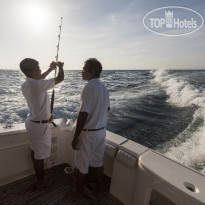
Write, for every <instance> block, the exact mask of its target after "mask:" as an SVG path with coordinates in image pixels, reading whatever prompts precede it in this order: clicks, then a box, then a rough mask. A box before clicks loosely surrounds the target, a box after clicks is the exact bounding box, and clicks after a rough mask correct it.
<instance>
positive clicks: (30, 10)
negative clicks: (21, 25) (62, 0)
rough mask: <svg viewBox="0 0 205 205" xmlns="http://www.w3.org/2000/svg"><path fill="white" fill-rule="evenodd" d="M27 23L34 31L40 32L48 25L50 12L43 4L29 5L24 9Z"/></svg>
mask: <svg viewBox="0 0 205 205" xmlns="http://www.w3.org/2000/svg"><path fill="white" fill-rule="evenodd" d="M23 14H24V19H25V22H26V23H27V24H28V25H29V28H30V29H32V30H33V31H36V32H39V31H41V30H43V29H44V28H45V27H46V25H47V24H48V11H47V10H46V8H45V7H43V5H41V4H27V5H25V6H24V9H23Z"/></svg>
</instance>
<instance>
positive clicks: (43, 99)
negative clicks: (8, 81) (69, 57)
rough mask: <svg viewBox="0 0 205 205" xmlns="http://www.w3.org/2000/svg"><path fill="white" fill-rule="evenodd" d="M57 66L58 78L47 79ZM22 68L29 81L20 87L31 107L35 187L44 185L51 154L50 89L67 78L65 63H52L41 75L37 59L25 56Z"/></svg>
mask: <svg viewBox="0 0 205 205" xmlns="http://www.w3.org/2000/svg"><path fill="white" fill-rule="evenodd" d="M56 66H58V67H59V73H58V76H57V77H56V78H53V79H49V80H45V78H46V76H47V75H48V74H49V73H50V72H51V71H52V70H54V69H56ZM20 69H21V71H22V72H23V73H24V74H25V76H26V77H27V78H26V81H25V82H24V83H23V84H22V86H21V90H22V93H23V95H24V97H25V99H26V101H27V104H28V107H29V115H28V118H27V120H26V124H25V125H26V131H27V134H28V136H29V138H30V141H31V150H32V151H31V158H32V161H33V164H34V170H35V174H36V188H39V187H42V186H44V185H45V181H44V159H46V158H48V157H49V156H50V152H51V132H50V125H49V124H48V122H49V119H50V116H51V113H50V101H49V97H48V93H47V90H49V89H52V88H54V86H55V85H56V84H58V83H60V82H62V81H63V80H64V71H63V63H62V62H58V63H55V62H52V63H51V64H50V67H49V69H48V70H47V71H46V72H44V73H43V74H41V69H40V67H39V63H38V61H36V60H34V59H31V58H25V59H24V60H22V61H21V63H20Z"/></svg>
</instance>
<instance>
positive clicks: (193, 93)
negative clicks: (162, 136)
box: [151, 70, 205, 170]
mask: <svg viewBox="0 0 205 205" xmlns="http://www.w3.org/2000/svg"><path fill="white" fill-rule="evenodd" d="M151 73H152V75H153V76H154V79H153V80H154V81H155V82H157V83H159V84H160V86H162V88H163V89H164V90H165V91H166V94H167V96H168V98H167V102H168V103H170V104H171V105H174V106H177V107H190V106H195V107H196V110H195V112H194V114H193V119H192V121H191V122H190V124H189V125H188V126H187V128H186V129H184V130H183V131H182V132H180V133H179V134H178V135H176V137H175V138H174V139H171V140H170V141H168V142H165V143H164V144H163V145H160V146H159V147H161V148H162V149H160V148H159V149H158V151H159V152H162V153H163V154H164V155H165V156H167V157H169V158H171V159H174V160H176V161H179V162H180V163H183V164H184V165H186V166H190V167H194V168H196V169H197V170H203V169H204V165H205V154H204V150H205V124H204V123H205V93H204V91H203V88H201V87H196V86H195V85H193V84H190V83H189V81H187V80H184V79H182V78H181V76H176V75H172V74H169V72H168V71H166V70H158V71H152V72H151Z"/></svg>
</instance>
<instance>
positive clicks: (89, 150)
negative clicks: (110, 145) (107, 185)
mask: <svg viewBox="0 0 205 205" xmlns="http://www.w3.org/2000/svg"><path fill="white" fill-rule="evenodd" d="M105 136H106V130H105V129H103V130H98V131H82V132H81V134H80V139H79V150H77V151H76V155H75V166H76V167H77V169H79V171H80V172H81V173H83V174H87V173H88V170H89V166H91V167H102V166H103V160H104V152H105Z"/></svg>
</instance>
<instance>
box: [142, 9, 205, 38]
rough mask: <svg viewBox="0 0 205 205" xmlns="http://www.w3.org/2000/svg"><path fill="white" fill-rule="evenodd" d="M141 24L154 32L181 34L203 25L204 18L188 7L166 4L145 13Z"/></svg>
mask: <svg viewBox="0 0 205 205" xmlns="http://www.w3.org/2000/svg"><path fill="white" fill-rule="evenodd" d="M182 14H183V15H182ZM143 24H144V26H145V28H147V29H148V30H149V31H151V32H153V33H155V34H159V35H164V36H182V35H187V34H191V33H193V32H196V31H198V30H199V29H201V28H202V26H203V25H204V18H203V17H202V15H201V14H199V13H198V12H196V11H194V10H193V9H190V8H185V7H179V6H167V7H161V8H158V9H155V10H152V11H150V12H149V13H147V14H146V15H145V16H144V18H143Z"/></svg>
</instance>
